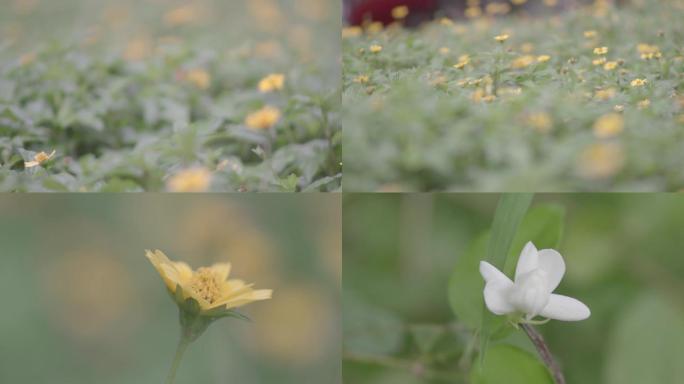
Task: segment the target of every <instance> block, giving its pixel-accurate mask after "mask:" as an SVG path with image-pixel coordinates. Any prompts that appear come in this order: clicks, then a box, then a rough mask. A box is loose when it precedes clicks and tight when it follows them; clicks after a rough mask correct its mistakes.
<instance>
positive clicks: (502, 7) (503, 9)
mask: <svg viewBox="0 0 684 384" xmlns="http://www.w3.org/2000/svg"><path fill="white" fill-rule="evenodd" d="M510 11H511V6H510V4H508V3H497V2H493V3H489V4H487V6H486V7H485V12H487V14H488V15H505V14H507V13H508V12H510Z"/></svg>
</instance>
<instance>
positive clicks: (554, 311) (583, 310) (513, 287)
mask: <svg viewBox="0 0 684 384" xmlns="http://www.w3.org/2000/svg"><path fill="white" fill-rule="evenodd" d="M564 273H565V262H564V261H563V257H562V256H561V255H560V253H558V252H557V251H555V250H553V249H542V250H540V251H537V248H536V247H535V246H534V244H532V242H528V243H527V244H526V245H525V248H523V250H522V252H521V253H520V258H519V259H518V265H517V266H516V268H515V282H513V281H511V279H509V278H508V277H507V276H506V275H504V274H503V273H502V272H501V271H499V270H498V269H496V267H494V266H493V265H491V264H489V263H488V262H486V261H480V274H482V277H483V278H484V280H485V283H486V284H485V288H484V299H485V304H486V305H487V308H488V309H489V310H490V311H492V312H493V313H495V314H497V315H507V314H513V313H523V314H525V321H528V322H529V321H530V320H532V319H533V318H534V317H535V316H537V315H539V316H543V317H546V318H548V319H556V320H564V321H578V320H584V319H586V318H588V317H589V315H590V314H591V312H590V311H589V307H587V306H586V305H584V304H583V303H582V302H580V301H579V300H576V299H573V298H572V297H568V296H563V295H556V294H554V293H551V292H553V290H554V289H556V287H558V284H560V281H561V279H562V278H563V274H564Z"/></svg>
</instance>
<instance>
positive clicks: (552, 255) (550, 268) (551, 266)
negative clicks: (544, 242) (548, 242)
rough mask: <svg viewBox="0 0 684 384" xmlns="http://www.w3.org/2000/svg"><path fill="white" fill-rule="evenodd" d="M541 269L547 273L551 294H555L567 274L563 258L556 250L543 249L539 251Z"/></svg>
mask: <svg viewBox="0 0 684 384" xmlns="http://www.w3.org/2000/svg"><path fill="white" fill-rule="evenodd" d="M539 269H541V270H543V271H544V272H546V275H547V280H548V287H549V292H553V290H554V289H556V287H558V284H560V282H561V279H563V275H564V274H565V262H564V261H563V256H561V254H560V253H558V251H556V250H554V249H542V250H541V251H539Z"/></svg>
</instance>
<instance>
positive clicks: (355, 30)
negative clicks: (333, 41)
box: [342, 25, 363, 39]
mask: <svg viewBox="0 0 684 384" xmlns="http://www.w3.org/2000/svg"><path fill="white" fill-rule="evenodd" d="M362 34H363V29H362V28H361V27H359V26H357V25H354V26H351V27H344V28H342V38H343V39H350V38H353V37H359V36H361V35H362Z"/></svg>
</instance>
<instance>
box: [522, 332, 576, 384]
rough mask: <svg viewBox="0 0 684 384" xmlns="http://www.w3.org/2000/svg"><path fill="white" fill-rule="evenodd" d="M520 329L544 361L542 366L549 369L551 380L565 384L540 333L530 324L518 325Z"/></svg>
mask: <svg viewBox="0 0 684 384" xmlns="http://www.w3.org/2000/svg"><path fill="white" fill-rule="evenodd" d="M520 327H522V329H523V330H524V331H525V333H526V334H527V336H528V337H529V338H530V340H532V344H534V346H535V348H537V352H539V356H540V357H541V358H542V360H543V361H544V364H546V366H547V367H548V368H549V371H551V374H552V375H553V380H554V381H555V382H556V384H565V377H564V376H563V372H562V371H561V369H560V367H559V366H558V363H557V362H556V360H555V359H554V358H553V355H552V354H551V351H550V350H549V346H548V345H546V342H545V341H544V338H543V337H542V335H541V333H539V332H538V331H537V330H536V329H535V328H534V327H533V326H532V325H530V324H520Z"/></svg>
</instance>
